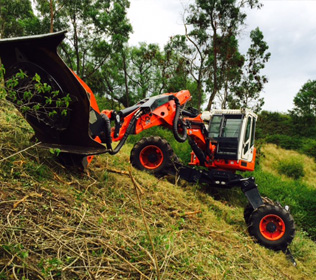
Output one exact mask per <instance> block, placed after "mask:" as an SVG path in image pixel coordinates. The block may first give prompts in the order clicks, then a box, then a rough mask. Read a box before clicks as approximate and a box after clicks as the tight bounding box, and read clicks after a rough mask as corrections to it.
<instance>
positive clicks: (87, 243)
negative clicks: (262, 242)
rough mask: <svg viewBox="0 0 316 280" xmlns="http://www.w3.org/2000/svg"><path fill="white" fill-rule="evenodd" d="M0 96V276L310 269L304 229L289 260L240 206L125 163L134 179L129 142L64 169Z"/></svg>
mask: <svg viewBox="0 0 316 280" xmlns="http://www.w3.org/2000/svg"><path fill="white" fill-rule="evenodd" d="M0 102H1V104H0V105H1V106H0V125H1V133H0V143H1V152H0V158H1V159H0V187H1V188H0V211H1V216H0V279H177V280H178V279H311V278H312V277H313V276H314V274H315V272H316V268H315V266H314V264H315V261H316V250H315V249H316V246H315V244H314V242H312V241H311V240H310V239H309V238H308V237H306V234H305V233H304V232H301V231H298V233H297V235H296V237H295V239H294V241H293V243H292V245H291V250H292V253H293V255H294V257H295V258H296V261H297V264H298V265H297V267H294V266H293V265H292V263H291V262H290V261H289V260H288V259H287V258H286V256H285V255H284V254H283V253H282V252H273V251H271V250H267V249H265V248H263V247H261V246H259V245H257V244H255V243H253V241H252V240H251V238H250V237H249V236H248V234H247V228H246V226H245V224H244V221H243V209H242V207H240V206H238V205H233V204H232V202H231V201H229V200H228V201H219V200H215V199H214V198H213V197H212V196H210V195H209V194H207V193H206V192H204V191H202V190H200V187H199V186H196V185H190V184H187V183H185V182H182V181H179V182H177V184H173V183H171V182H170V181H171V180H170V179H172V178H169V180H167V178H164V179H160V180H158V179H157V178H155V177H153V176H151V175H149V174H146V173H144V172H140V171H138V170H135V169H132V170H131V173H132V178H134V180H135V181H136V185H137V186H138V187H135V184H133V181H132V178H131V176H130V175H129V172H128V170H129V169H130V168H131V167H130V164H129V152H130V149H131V146H129V145H126V146H125V147H124V148H123V150H122V151H121V152H120V153H119V154H118V155H116V156H108V155H102V156H98V157H96V158H95V160H94V161H93V163H92V164H91V165H90V167H89V170H88V172H86V173H84V174H82V173H77V172H75V171H73V170H69V169H66V168H64V167H63V166H61V165H60V164H59V163H58V162H57V161H56V160H55V156H54V155H53V154H51V153H50V152H49V151H43V150H40V149H38V148H37V146H34V143H31V142H29V140H28V139H30V138H31V136H32V130H31V129H30V128H29V126H28V125H27V124H26V123H25V122H24V121H23V119H22V118H21V117H20V116H19V114H18V113H17V112H16V111H15V110H14V109H13V108H12V107H11V106H10V105H8V104H6V103H4V102H3V101H1V100H0ZM30 146H32V148H30V149H28V150H25V151H23V152H19V151H22V150H23V149H25V148H27V147H30ZM16 152H18V153H17V154H16V155H14V154H15V153H16ZM12 155H14V156H12Z"/></svg>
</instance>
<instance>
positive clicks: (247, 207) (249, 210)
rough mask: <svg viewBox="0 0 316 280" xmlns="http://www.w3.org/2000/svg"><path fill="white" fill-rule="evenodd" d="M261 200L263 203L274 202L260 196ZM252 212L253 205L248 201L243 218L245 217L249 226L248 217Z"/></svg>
mask: <svg viewBox="0 0 316 280" xmlns="http://www.w3.org/2000/svg"><path fill="white" fill-rule="evenodd" d="M262 201H263V203H264V204H274V202H273V201H272V200H271V199H269V198H267V197H262ZM252 212H253V207H252V205H251V204H250V203H248V204H247V205H246V207H245V209H244V219H245V222H246V224H247V226H249V219H250V216H251V214H252Z"/></svg>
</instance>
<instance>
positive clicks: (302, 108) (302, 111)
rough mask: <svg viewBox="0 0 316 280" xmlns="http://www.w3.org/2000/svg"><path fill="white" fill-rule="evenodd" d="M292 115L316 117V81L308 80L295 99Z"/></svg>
mask: <svg viewBox="0 0 316 280" xmlns="http://www.w3.org/2000/svg"><path fill="white" fill-rule="evenodd" d="M293 101H294V109H293V110H292V111H291V113H292V114H293V115H295V116H298V117H304V116H305V117H310V116H313V117H316V81H312V80H308V81H307V82H306V83H305V84H304V85H303V86H302V88H301V89H300V90H299V92H298V93H297V94H296V96H295V97H294V100H293Z"/></svg>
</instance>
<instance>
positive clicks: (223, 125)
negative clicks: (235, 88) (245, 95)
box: [202, 109, 257, 165]
mask: <svg viewBox="0 0 316 280" xmlns="http://www.w3.org/2000/svg"><path fill="white" fill-rule="evenodd" d="M202 119H203V120H204V121H206V122H207V125H208V137H209V138H210V140H211V142H212V144H215V145H216V150H215V155H214V158H215V159H219V160H225V161H227V160H234V161H237V162H238V163H242V165H247V162H248V163H249V162H253V161H254V156H255V147H254V139H255V128H256V120H257V115H256V114H254V113H253V112H252V111H251V110H249V109H241V110H212V111H210V112H204V113H203V114H202Z"/></svg>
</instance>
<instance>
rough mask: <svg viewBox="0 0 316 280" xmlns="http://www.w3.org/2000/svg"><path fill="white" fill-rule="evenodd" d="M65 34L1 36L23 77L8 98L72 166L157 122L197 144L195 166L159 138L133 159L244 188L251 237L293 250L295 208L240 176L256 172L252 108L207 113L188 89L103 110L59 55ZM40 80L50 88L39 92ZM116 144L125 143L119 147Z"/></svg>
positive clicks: (10, 68)
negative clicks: (192, 103)
mask: <svg viewBox="0 0 316 280" xmlns="http://www.w3.org/2000/svg"><path fill="white" fill-rule="evenodd" d="M64 37H65V32H58V33H54V34H44V35H39V36H28V37H20V38H11V39H2V40H0V57H1V61H2V64H3V66H4V69H5V75H4V77H5V83H6V81H10V80H11V81H12V79H13V80H17V81H18V82H17V83H16V84H13V85H12V83H11V84H10V88H9V90H8V94H7V99H8V100H9V101H11V102H13V103H14V104H15V106H16V107H17V108H18V109H19V110H20V111H21V113H22V114H23V116H24V117H25V119H26V120H27V121H28V122H29V124H30V125H31V126H32V127H33V129H34V131H35V136H36V138H37V139H38V140H39V141H40V142H41V145H42V146H43V147H48V148H56V149H58V150H59V151H60V152H61V154H60V156H61V158H62V159H63V160H64V162H65V163H66V164H72V165H77V166H86V165H87V163H88V162H89V161H90V160H91V158H92V156H93V155H97V154H102V153H109V154H111V155H114V154H116V153H117V152H119V151H120V149H121V148H122V146H123V145H124V143H125V141H126V139H127V138H128V136H129V135H131V134H138V133H141V132H142V131H143V130H145V129H148V128H151V127H154V126H163V127H166V128H169V129H170V130H172V131H173V134H174V137H175V139H176V140H177V141H179V142H184V141H186V140H187V141H188V142H189V144H190V146H191V147H192V153H191V162H190V163H189V165H187V166H185V165H182V164H181V163H180V161H179V160H178V158H177V157H176V156H175V155H174V153H173V151H172V148H171V147H170V145H169V143H168V142H167V141H166V140H164V139H162V138H160V137H158V136H151V137H147V138H143V139H141V140H140V141H139V142H138V143H136V144H135V146H134V147H133V149H132V151H131V156H130V161H131V163H132V165H133V166H134V167H136V168H138V169H140V170H148V171H150V172H152V173H155V174H159V175H161V174H168V173H173V174H177V175H179V176H180V177H181V178H183V179H185V180H187V181H189V182H199V183H205V184H207V185H208V186H210V187H218V188H231V187H240V188H241V190H242V191H243V192H244V194H245V196H246V197H247V199H248V201H249V204H248V205H247V206H246V208H245V211H244V217H245V221H246V224H247V226H248V230H249V233H250V235H251V236H253V237H254V238H255V239H256V240H257V242H259V243H260V244H261V245H263V246H265V247H268V248H271V249H274V250H285V249H286V248H287V246H288V245H289V244H290V243H291V241H292V239H293V237H294V232H295V227H294V221H293V218H292V216H291V215H290V213H289V211H288V207H285V208H283V207H282V206H281V205H280V204H278V203H274V202H272V201H271V200H269V199H266V198H262V197H261V196H260V194H259V191H258V189H257V185H256V184H255V180H254V178H253V177H250V178H243V177H242V176H241V175H240V174H236V171H253V170H254V167H255V157H256V149H255V147H254V139H255V127H256V120H257V116H256V114H254V113H253V112H252V111H250V110H247V109H242V110H211V111H209V112H203V113H202V114H200V113H199V112H198V111H197V110H195V109H185V105H186V103H187V102H188V101H189V100H190V99H191V96H190V93H189V91H187V90H183V91H179V92H177V93H165V94H161V95H157V96H154V97H150V98H146V99H144V100H141V101H139V102H138V103H137V104H135V105H134V106H131V107H128V108H126V109H123V110H120V111H113V110H104V111H100V110H99V108H98V105H97V102H96V100H95V97H94V95H93V93H92V91H91V90H90V88H89V87H88V86H87V85H86V84H85V83H84V82H83V81H82V80H81V79H80V78H79V77H78V76H77V75H76V74H75V73H74V72H73V71H71V70H70V69H69V68H68V67H67V65H66V64H65V63H64V62H63V61H62V59H61V58H60V57H59V55H58V54H57V47H58V45H59V44H60V43H61V42H62V40H63V39H64ZM19 73H20V74H19ZM21 73H24V74H21ZM34 77H37V78H34ZM39 77H40V78H39ZM39 82H40V83H41V85H42V86H44V88H48V90H42V91H39V90H38V88H37V86H38V83H39ZM47 85H49V87H47ZM25 92H27V98H26V97H25ZM30 92H31V93H30ZM32 92H35V93H34V94H32ZM61 101H62V102H61ZM25 103H27V106H26V105H25ZM66 103H67V105H65V104H66ZM58 104H64V105H63V106H64V107H63V106H58ZM23 106H24V109H23ZM26 107H27V108H28V109H27V110H26V109H25V108H26ZM65 110H66V111H65ZM113 142H118V144H117V145H116V146H115V148H113V147H112V143H113ZM196 166H202V167H206V168H196Z"/></svg>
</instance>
